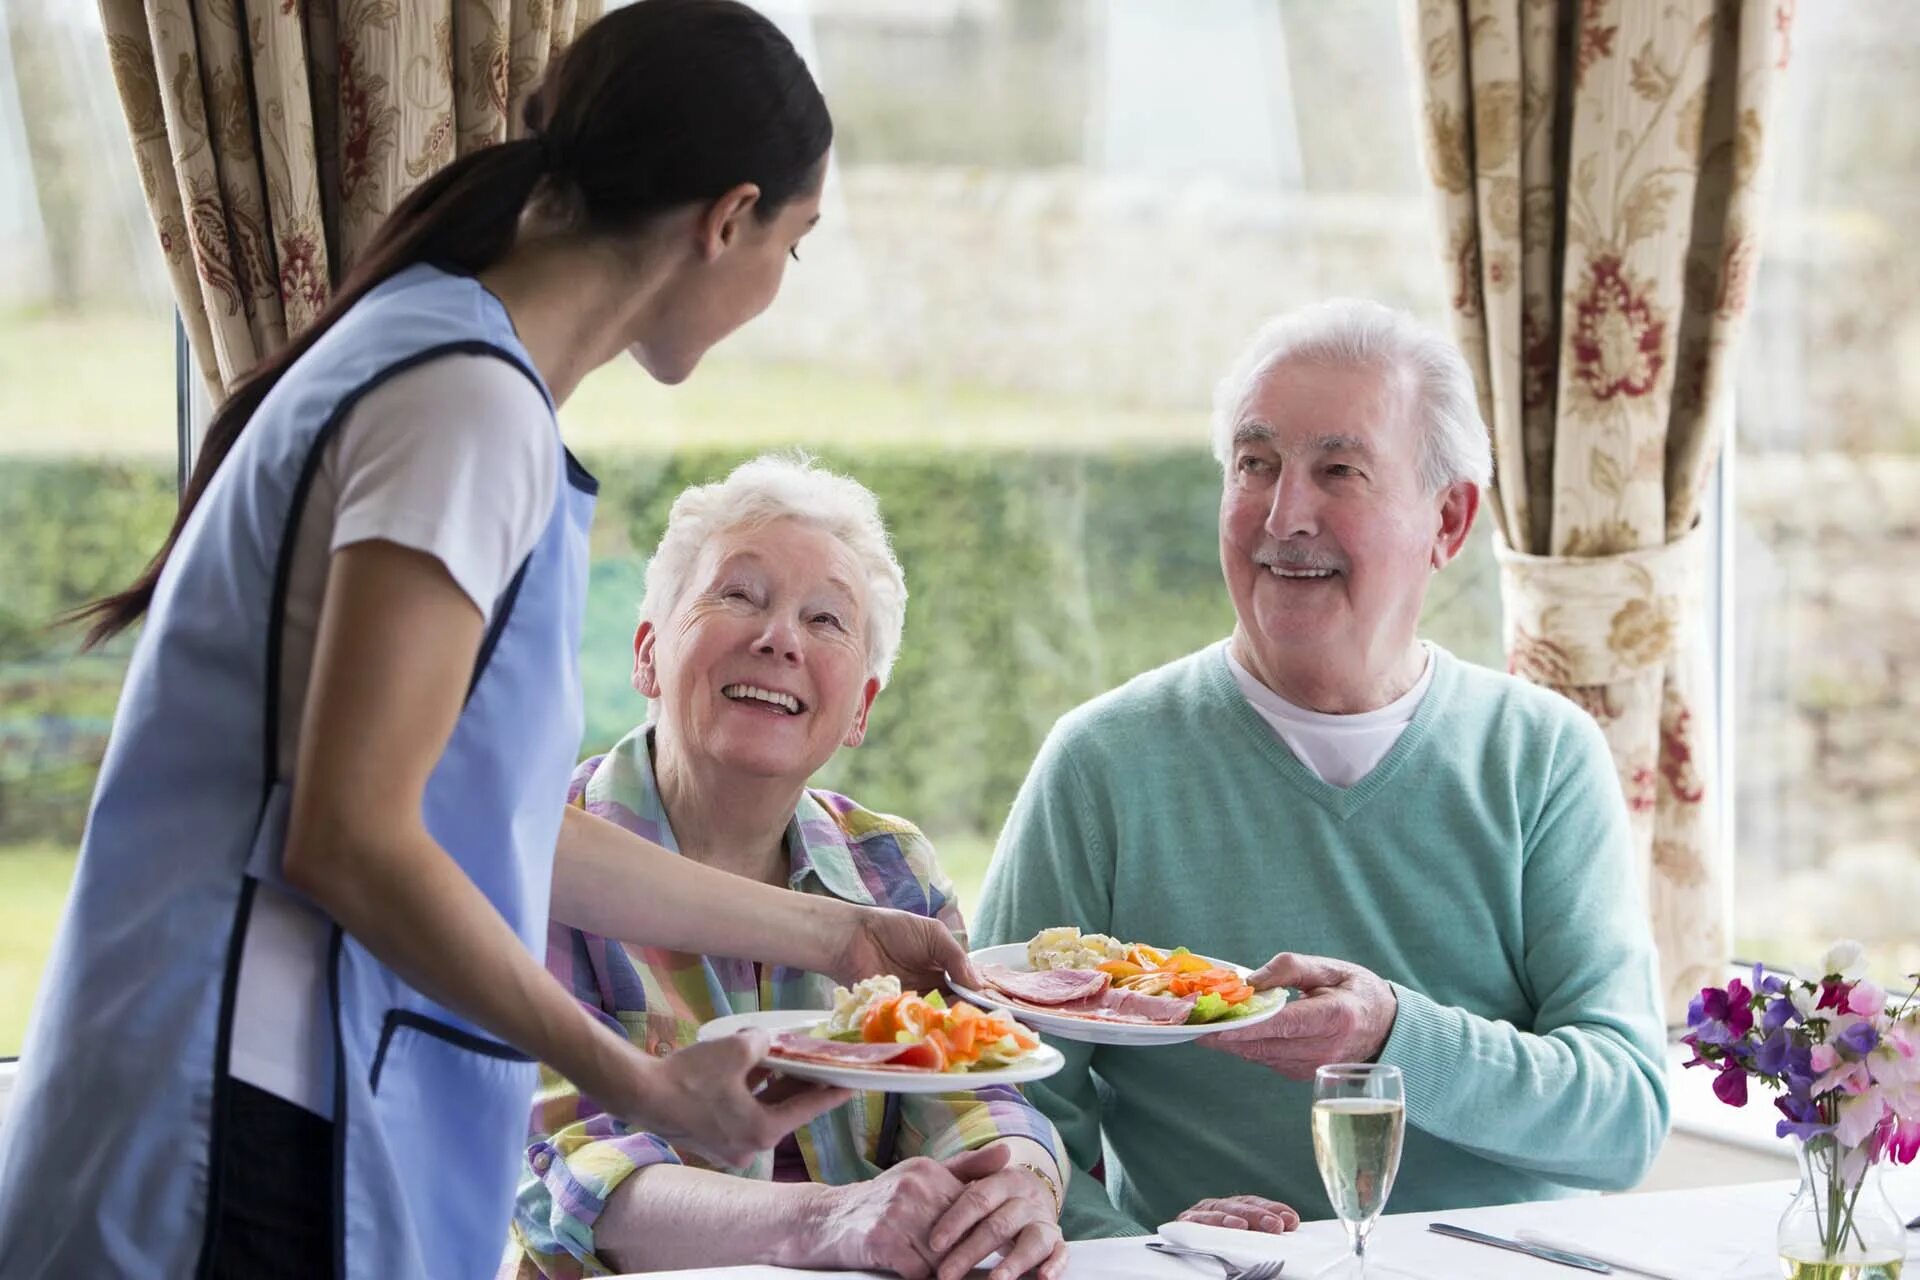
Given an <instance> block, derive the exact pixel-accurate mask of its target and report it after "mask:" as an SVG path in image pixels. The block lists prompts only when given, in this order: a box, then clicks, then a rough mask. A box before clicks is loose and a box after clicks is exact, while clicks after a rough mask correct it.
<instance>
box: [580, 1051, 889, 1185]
mask: <svg viewBox="0 0 1920 1280" xmlns="http://www.w3.org/2000/svg"><path fill="white" fill-rule="evenodd" d="M622 1047H624V1048H625V1049H627V1050H629V1052H628V1053H625V1054H621V1055H619V1057H618V1058H617V1059H616V1061H615V1062H614V1063H612V1064H610V1066H611V1070H610V1071H609V1072H608V1079H607V1081H606V1082H605V1083H597V1084H596V1083H589V1082H587V1081H582V1080H576V1081H575V1083H576V1084H578V1085H580V1087H581V1088H582V1089H584V1090H586V1091H587V1092H588V1093H589V1094H591V1095H592V1096H593V1097H595V1098H596V1099H598V1100H599V1101H600V1102H601V1103H602V1104H603V1105H605V1106H606V1107H607V1108H608V1109H609V1110H610V1111H612V1112H613V1113H614V1114H615V1115H618V1116H620V1117H621V1118H622V1119H624V1120H626V1121H628V1122H629V1123H630V1124H633V1125H635V1126H637V1127H638V1128H642V1129H645V1130H647V1131H648V1132H649V1133H653V1134H657V1135H658V1136H659V1137H660V1138H661V1139H663V1140H664V1141H666V1142H668V1143H670V1144H672V1145H673V1146H675V1147H681V1146H688V1147H694V1148H697V1149H699V1150H701V1151H704V1152H706V1153H707V1154H708V1155H710V1156H712V1157H714V1158H715V1159H717V1160H720V1161H722V1162H724V1163H726V1164H729V1165H743V1164H745V1163H747V1162H748V1161H749V1160H751V1159H752V1158H753V1157H754V1155H755V1154H757V1153H758V1152H761V1151H768V1150H771V1149H772V1148H773V1147H775V1146H777V1145H779V1142H780V1139H782V1138H784V1137H785V1136H786V1135H787V1134H789V1133H791V1132H792V1131H793V1130H795V1129H797V1128H799V1127H800V1126H801V1125H803V1124H805V1123H807V1121H809V1120H811V1119H813V1118H814V1117H815V1116H817V1115H820V1114H821V1113H822V1112H826V1111H831V1110H832V1109H833V1108H835V1107H837V1106H839V1105H840V1104H841V1103H843V1102H845V1101H846V1100H847V1099H849V1098H851V1097H852V1096H853V1094H852V1093H851V1092H849V1091H848V1090H846V1089H829V1088H826V1087H824V1086H820V1085H812V1084H803V1083H800V1082H799V1081H795V1080H790V1079H786V1078H780V1077H776V1078H774V1079H772V1080H771V1081H769V1080H768V1075H767V1072H766V1071H765V1070H763V1069H762V1068H761V1067H760V1065H759V1064H760V1061H761V1059H763V1058H764V1057H765V1056H766V1052H767V1033H766V1032H764V1031H743V1032H740V1033H739V1034H737V1035H731V1036H726V1037H724V1038H722V1039H719V1040H712V1041H708V1042H707V1043H704V1044H693V1045H688V1046H687V1047H686V1048H684V1049H679V1050H676V1051H675V1052H673V1053H671V1054H669V1055H667V1056H666V1057H664V1058H653V1057H649V1056H648V1055H647V1054H645V1053H642V1052H641V1051H640V1050H638V1049H634V1048H633V1047H632V1046H631V1045H624V1046H622Z"/></svg>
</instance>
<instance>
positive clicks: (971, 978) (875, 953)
mask: <svg viewBox="0 0 1920 1280" xmlns="http://www.w3.org/2000/svg"><path fill="white" fill-rule="evenodd" d="M815 901H818V902H821V903H823V904H826V905H828V906H830V907H831V908H842V909H844V910H845V911H846V912H847V913H850V915H851V918H847V917H845V916H840V913H839V912H835V915H836V916H840V918H838V919H835V920H830V921H829V922H828V928H829V929H830V930H832V932H831V933H830V935H829V937H830V938H831V943H830V945H829V947H828V948H827V951H826V954H827V957H828V960H827V963H826V964H825V965H823V966H821V968H822V971H823V972H825V973H827V974H828V975H830V976H831V977H833V978H834V979H836V980H837V981H840V982H844V983H846V984H847V985H849V986H851V985H852V984H854V983H856V982H858V981H860V980H861V979H862V978H871V977H872V976H873V975H875V974H876V973H891V974H895V975H897V976H898V977H899V979H900V983H901V985H902V986H904V987H906V988H907V989H909V990H912V991H930V990H932V989H934V988H936V987H944V986H945V985H946V984H947V979H948V977H949V976H951V977H952V978H953V980H955V981H957V982H960V983H963V984H964V985H966V986H969V987H973V988H976V989H977V988H978V987H979V986H980V985H981V982H980V975H979V974H978V973H977V972H975V970H974V967H973V962H972V961H971V960H969V959H968V958H967V952H966V949H965V948H964V947H962V946H961V945H960V943H959V941H958V939H956V938H955V937H954V936H953V933H952V932H951V931H950V930H949V929H948V928H947V926H946V925H944V924H942V923H940V921H938V920H935V919H933V918H932V917H930V916H918V915H914V914H913V913H912V912H910V911H892V910H887V909H885V908H880V907H858V906H852V905H850V904H847V903H842V902H834V901H831V900H830V899H824V898H822V899H816V900H815Z"/></svg>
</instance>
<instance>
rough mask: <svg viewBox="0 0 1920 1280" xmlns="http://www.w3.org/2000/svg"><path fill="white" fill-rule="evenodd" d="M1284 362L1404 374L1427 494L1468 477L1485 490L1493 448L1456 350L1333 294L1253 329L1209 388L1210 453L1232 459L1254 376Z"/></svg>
mask: <svg viewBox="0 0 1920 1280" xmlns="http://www.w3.org/2000/svg"><path fill="white" fill-rule="evenodd" d="M1285 360H1310V361H1313V362H1314V363H1316V364H1329V365H1360V366H1369V365H1371V366H1375V367H1382V368H1390V369H1396V370H1399V371H1400V372H1401V373H1402V374H1403V375H1404V376H1405V377H1407V378H1408V379H1410V384H1411V389H1412V391H1413V395H1414V403H1415V405H1416V406H1417V409H1416V411H1417V412H1418V413H1419V414H1420V417H1421V422H1422V426H1423V431H1422V434H1421V441H1420V479H1421V481H1422V482H1423V483H1424V484H1425V485H1426V488H1427V492H1428V493H1438V492H1439V491H1440V490H1442V489H1444V488H1446V487H1447V486H1448V485H1450V484H1455V483H1457V482H1459V481H1461V480H1469V481H1472V482H1473V483H1474V484H1476V485H1479V486H1480V487H1481V488H1485V487H1486V485H1487V482H1488V481H1489V480H1490V479H1492V477H1493V449H1492V446H1491V445H1490V444H1489V443H1488V441H1487V428H1486V424H1485V423H1484V422H1482V421H1481V419H1480V400H1479V397H1478V395H1477V394H1476V393H1475V391H1474V388H1473V372H1472V371H1471V370H1470V369H1468V368H1467V362H1466V360H1465V358H1464V357H1462V356H1461V354H1460V351H1459V348H1457V347H1455V346H1454V345H1453V343H1451V342H1449V341H1448V340H1447V339H1446V338H1443V337H1441V336H1440V335H1439V334H1437V333H1435V332H1434V331H1433V330H1431V329H1429V328H1428V327H1427V326H1425V325H1423V324H1421V323H1420V322H1419V321H1418V320H1416V319H1414V318H1413V317H1412V316H1410V315H1408V314H1407V313H1406V312H1404V311H1396V310H1394V309H1393V308H1392V307H1385V306H1381V305H1380V304H1379V303H1377V302H1367V301H1364V300H1362V299H1359V298H1333V299H1330V300H1328V301H1326V302H1320V303H1315V304H1314V305H1313V306H1310V307H1302V308H1300V309H1299V310H1297V311H1289V312H1287V313H1286V314H1284V315H1279V316H1275V317H1274V318H1273V319H1271V320H1269V321H1267V322H1266V323H1265V324H1264V325H1262V326H1261V327H1260V331H1259V332H1258V333H1256V334H1254V336H1253V341H1251V342H1249V343H1248V344H1247V346H1246V349H1245V350H1244V351H1242V352H1241V353H1240V357H1239V359H1237V360H1235V361H1234V363H1233V368H1232V369H1231V370H1229V371H1228V373H1227V376H1226V377H1224V378H1222V379H1221V380H1220V383H1219V385H1218V386H1217V387H1216V388H1215V389H1214V393H1213V456H1214V457H1215V458H1217V459H1219V462H1220V465H1221V467H1223V468H1224V467H1227V466H1230V465H1231V464H1232V461H1233V433H1234V430H1235V429H1236V428H1237V427H1238V426H1239V421H1240V414H1241V412H1242V411H1243V410H1244V409H1245V408H1246V404H1247V401H1248V400H1249V399H1250V398H1251V397H1252V396H1253V393H1254V390H1255V389H1256V388H1257V387H1258V386H1259V385H1260V380H1261V379H1262V378H1264V377H1266V376H1267V374H1268V373H1269V372H1270V371H1271V370H1272V369H1273V368H1274V366H1276V365H1278V364H1280V363H1281V362H1282V361H1285Z"/></svg>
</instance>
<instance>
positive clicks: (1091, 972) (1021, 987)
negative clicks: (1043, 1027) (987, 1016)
mask: <svg viewBox="0 0 1920 1280" xmlns="http://www.w3.org/2000/svg"><path fill="white" fill-rule="evenodd" d="M980 976H981V977H983V978H985V979H986V980H987V982H988V984H989V985H990V986H992V987H993V989H994V990H996V991H998V992H1000V993H1001V994H1002V995H1007V996H1011V997H1013V998H1014V999H1015V1000H1021V1001H1024V1002H1026V1003H1027V1004H1031V1005H1039V1006H1041V1007H1043V1008H1046V1007H1051V1006H1055V1005H1065V1004H1073V1003H1074V1002H1075V1001H1078V1000H1087V999H1091V998H1093V997H1095V996H1098V995H1099V994H1100V993H1101V992H1102V991H1105V990H1106V989H1107V984H1108V983H1110V982H1112V981H1113V979H1112V978H1110V977H1108V976H1107V975H1106V974H1104V973H1102V972H1100V970H1098V969H1026V970H1023V969H1010V968H1008V967H1007V966H1006V965H1004V964H990V965H986V966H984V967H982V968H981V970H980Z"/></svg>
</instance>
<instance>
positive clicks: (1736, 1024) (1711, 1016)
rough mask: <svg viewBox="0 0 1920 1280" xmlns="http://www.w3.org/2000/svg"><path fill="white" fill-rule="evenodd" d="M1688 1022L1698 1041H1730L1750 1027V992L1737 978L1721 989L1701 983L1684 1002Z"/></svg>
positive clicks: (1751, 1027)
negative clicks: (1686, 1001)
mask: <svg viewBox="0 0 1920 1280" xmlns="http://www.w3.org/2000/svg"><path fill="white" fill-rule="evenodd" d="M1687 1025H1688V1026H1689V1027H1691V1028H1693V1033H1694V1037H1695V1038H1696V1040H1697V1041H1698V1042H1699V1043H1700V1044H1712V1045H1729V1044H1732V1043H1733V1042H1734V1041H1736V1040H1738V1039H1740V1038H1741V1037H1743V1036H1745V1035H1746V1034H1747V1032H1749V1031H1751V1030H1752V1029H1753V993H1752V992H1751V991H1749V990H1747V987H1746V984H1745V983H1743V982H1741V981H1740V979H1738V978H1735V979H1734V980H1733V981H1732V982H1729V983H1728V984H1727V988H1726V990H1724V991H1722V990H1721V989H1720V988H1719V987H1702V988H1700V994H1699V995H1697V996H1695V997H1694V998H1693V1001H1692V1003H1691V1004H1689V1005H1688V1006H1687Z"/></svg>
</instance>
